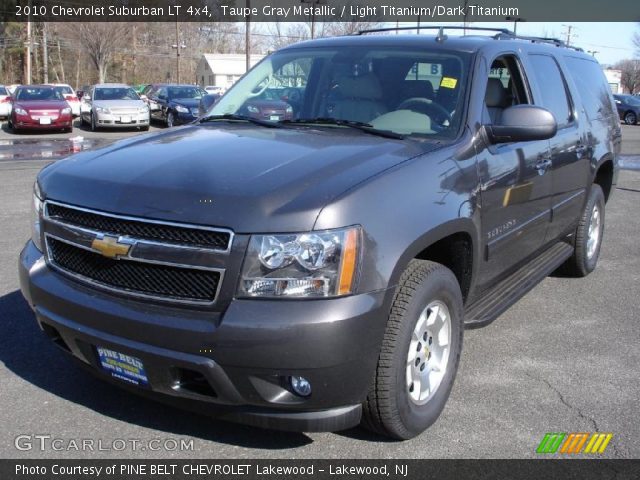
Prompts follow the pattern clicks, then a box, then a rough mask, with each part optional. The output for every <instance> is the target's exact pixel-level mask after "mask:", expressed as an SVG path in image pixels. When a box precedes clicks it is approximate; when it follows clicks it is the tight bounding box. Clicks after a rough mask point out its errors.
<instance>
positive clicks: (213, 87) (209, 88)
mask: <svg viewBox="0 0 640 480" xmlns="http://www.w3.org/2000/svg"><path fill="white" fill-rule="evenodd" d="M204 89H205V91H206V92H207V93H213V94H216V95H222V94H223V93H224V89H223V88H222V87H218V86H217V85H208V86H206V87H204Z"/></svg>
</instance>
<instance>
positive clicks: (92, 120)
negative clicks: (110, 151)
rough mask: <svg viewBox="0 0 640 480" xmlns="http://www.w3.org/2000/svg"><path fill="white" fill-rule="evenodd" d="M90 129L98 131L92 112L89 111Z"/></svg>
mask: <svg viewBox="0 0 640 480" xmlns="http://www.w3.org/2000/svg"><path fill="white" fill-rule="evenodd" d="M91 131H92V132H97V131H98V125H97V124H96V117H95V115H94V114H93V113H91Z"/></svg>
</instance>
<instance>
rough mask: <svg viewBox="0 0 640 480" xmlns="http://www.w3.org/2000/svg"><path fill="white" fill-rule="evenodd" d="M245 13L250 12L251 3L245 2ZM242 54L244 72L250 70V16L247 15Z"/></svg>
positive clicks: (248, 0)
mask: <svg viewBox="0 0 640 480" xmlns="http://www.w3.org/2000/svg"><path fill="white" fill-rule="evenodd" d="M246 11H247V12H250V11H251V2H250V0H247V10H246ZM244 54H245V72H248V71H249V69H250V68H251V15H250V14H249V15H247V20H246V22H245V25H244Z"/></svg>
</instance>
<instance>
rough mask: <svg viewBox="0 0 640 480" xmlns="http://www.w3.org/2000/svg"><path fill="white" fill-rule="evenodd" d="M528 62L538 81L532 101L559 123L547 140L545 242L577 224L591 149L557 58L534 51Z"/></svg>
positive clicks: (584, 190)
mask: <svg viewBox="0 0 640 480" xmlns="http://www.w3.org/2000/svg"><path fill="white" fill-rule="evenodd" d="M529 62H530V64H531V66H532V72H533V73H532V74H533V75H534V76H535V78H536V84H537V91H536V92H534V102H535V104H536V105H539V106H541V107H544V108H546V109H548V110H550V111H551V112H552V113H553V115H554V116H555V118H556V122H558V133H556V135H555V136H554V137H553V138H552V139H551V140H550V146H551V163H552V165H551V178H552V198H551V225H550V227H549V230H548V231H547V235H546V241H552V240H555V239H556V238H558V237H560V236H562V235H564V234H566V233H569V232H570V231H572V230H573V229H574V228H575V226H576V224H577V221H578V218H579V216H580V214H581V212H582V209H583V206H584V202H585V195H586V191H587V190H586V189H587V184H588V182H589V164H590V160H589V157H590V151H591V149H590V148H589V144H588V142H589V140H588V138H587V132H586V130H585V128H584V125H583V126H581V125H580V124H579V122H578V119H577V116H576V114H575V108H574V101H573V99H572V96H571V94H570V90H569V86H568V84H567V80H566V78H565V76H564V74H563V72H562V70H561V68H560V65H559V63H558V61H557V60H556V59H555V58H554V57H553V56H551V55H546V54H538V53H536V54H530V55H529ZM584 121H585V122H586V119H584Z"/></svg>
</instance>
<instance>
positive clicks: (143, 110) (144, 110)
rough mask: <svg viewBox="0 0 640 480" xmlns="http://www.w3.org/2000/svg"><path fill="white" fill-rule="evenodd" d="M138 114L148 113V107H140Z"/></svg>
mask: <svg viewBox="0 0 640 480" xmlns="http://www.w3.org/2000/svg"><path fill="white" fill-rule="evenodd" d="M138 113H149V106H148V105H145V106H144V107H140V108H139V109H138Z"/></svg>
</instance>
